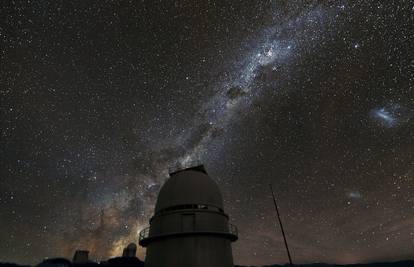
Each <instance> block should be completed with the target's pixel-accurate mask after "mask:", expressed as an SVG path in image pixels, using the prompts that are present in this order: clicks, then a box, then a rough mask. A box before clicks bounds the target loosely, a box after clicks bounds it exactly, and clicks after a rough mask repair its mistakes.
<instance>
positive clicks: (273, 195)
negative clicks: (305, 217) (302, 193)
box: [269, 184, 293, 267]
mask: <svg viewBox="0 0 414 267" xmlns="http://www.w3.org/2000/svg"><path fill="white" fill-rule="evenodd" d="M269 187H270V191H271V192H272V197H273V204H275V210H276V214H277V219H278V221H279V225H280V230H282V235H283V241H284V242H285V247H286V252H287V256H288V258H289V264H290V267H293V263H292V257H290V252H289V247H288V243H287V241H286V236H285V231H284V230H283V225H282V220H281V219H280V214H279V209H278V207H277V203H276V197H275V193H274V192H273V187H272V184H269Z"/></svg>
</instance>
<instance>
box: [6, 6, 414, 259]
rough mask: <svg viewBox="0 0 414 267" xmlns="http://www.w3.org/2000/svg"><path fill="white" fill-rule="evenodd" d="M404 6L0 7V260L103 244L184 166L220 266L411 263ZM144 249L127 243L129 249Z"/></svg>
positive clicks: (413, 109)
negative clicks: (207, 183) (211, 202)
mask: <svg viewBox="0 0 414 267" xmlns="http://www.w3.org/2000/svg"><path fill="white" fill-rule="evenodd" d="M413 25H414V3H413V1H408V0H407V1H404V0H399V1H397V0H396V1H388V0H387V1H345V0H344V1H323V2H322V1H310V0H309V1H304V0H303V1H287V0H286V1H282V0H279V1H243V2H241V1H240V2H239V1H217V2H213V1H147V2H145V1H143V2H140V1H84V0H79V1H68V0H60V1H46V0H42V1H40V0H39V1H35V0H27V1H17V0H16V1H6V0H5V1H1V2H0V44H1V45H0V95H1V117H0V118H1V122H0V123H1V127H0V129H1V137H0V138H1V139H0V157H1V158H0V166H1V175H0V188H1V190H0V261H11V262H17V263H29V264H34V263H37V262H39V261H40V260H42V259H43V258H44V257H57V256H64V257H69V258H71V257H72V255H73V253H74V251H75V249H82V248H83V249H89V250H90V251H91V258H92V259H99V260H100V259H107V258H108V257H111V256H115V255H119V254H121V251H122V248H123V246H125V245H126V244H128V243H129V242H131V241H135V242H137V232H138V231H140V230H142V229H143V228H144V227H146V226H147V225H148V220H149V218H150V217H151V215H152V213H153V208H154V204H155V200H156V196H157V193H158V191H159V188H160V185H162V183H163V182H164V181H165V179H166V177H167V174H168V169H169V168H178V167H186V166H191V165H192V164H194V162H202V163H203V164H204V165H205V166H206V169H207V171H208V172H209V174H210V176H211V177H213V178H214V179H215V180H216V181H217V182H218V184H219V185H220V188H221V189H222V192H223V196H224V199H225V209H226V212H227V213H229V215H230V216H231V221H232V223H234V224H236V225H237V226H238V228H239V236H240V239H239V240H238V241H237V242H236V243H234V246H233V253H234V259H235V263H237V264H244V265H249V264H257V265H259V264H271V263H284V262H286V261H287V258H286V253H285V250H284V246H283V241H282V237H281V233H280V230H279V228H278V225H277V224H276V221H275V213H274V208H273V203H272V199H271V194H270V191H269V187H268V184H269V183H272V184H273V187H274V189H275V193H276V196H277V198H278V202H279V206H280V212H281V215H282V219H283V222H284V223H285V230H286V232H287V238H288V242H289V243H290V247H291V253H292V257H293V260H294V261H295V262H303V263H305V262H306V263H308V262H335V263H355V262H370V261H383V260H384V261H391V260H402V259H414V250H413V248H414V89H413V86H414V27H413ZM144 255H145V252H144V251H143V250H139V257H140V258H141V259H143V258H144Z"/></svg>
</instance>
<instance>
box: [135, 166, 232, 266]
mask: <svg viewBox="0 0 414 267" xmlns="http://www.w3.org/2000/svg"><path fill="white" fill-rule="evenodd" d="M237 238H238V237H237V228H236V227H235V226H234V225H231V224H229V217H228V215H227V214H226V213H224V211H223V199H222V196H221V193H220V189H219V187H218V186H217V184H216V183H215V182H214V181H213V180H212V179H211V178H210V177H209V176H208V175H207V172H206V170H205V169H204V167H203V166H202V165H201V166H197V167H193V168H188V169H184V170H180V171H176V172H173V173H171V174H170V179H168V180H167V182H166V183H165V184H164V185H163V187H162V188H161V190H160V193H159V195H158V199H157V203H156V206H155V214H154V216H153V217H152V218H151V220H150V227H149V228H147V229H144V230H143V231H141V233H140V236H139V244H140V245H141V246H143V247H146V248H147V251H146V253H147V255H146V259H145V267H171V266H180V267H211V266H214V267H233V255H232V249H231V242H233V241H236V240H237Z"/></svg>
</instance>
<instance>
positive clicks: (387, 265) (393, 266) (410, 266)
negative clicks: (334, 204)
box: [234, 261, 414, 267]
mask: <svg viewBox="0 0 414 267" xmlns="http://www.w3.org/2000/svg"><path fill="white" fill-rule="evenodd" d="M294 266H295V267H414V261H397V262H378V263H365V264H347V265H341V264H326V263H312V264H295V265H294ZM234 267H289V265H288V264H284V265H278V264H275V265H264V266H243V265H235V266H234Z"/></svg>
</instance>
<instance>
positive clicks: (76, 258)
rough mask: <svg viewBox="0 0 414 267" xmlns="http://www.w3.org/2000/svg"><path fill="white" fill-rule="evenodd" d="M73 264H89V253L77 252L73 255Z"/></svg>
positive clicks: (84, 251)
mask: <svg viewBox="0 0 414 267" xmlns="http://www.w3.org/2000/svg"><path fill="white" fill-rule="evenodd" d="M72 262H73V263H76V264H78V263H87V262H89V251H87V250H76V251H75V255H73V260H72Z"/></svg>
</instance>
